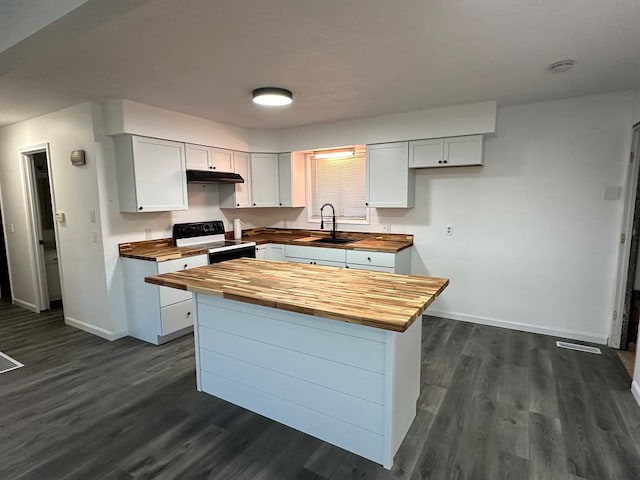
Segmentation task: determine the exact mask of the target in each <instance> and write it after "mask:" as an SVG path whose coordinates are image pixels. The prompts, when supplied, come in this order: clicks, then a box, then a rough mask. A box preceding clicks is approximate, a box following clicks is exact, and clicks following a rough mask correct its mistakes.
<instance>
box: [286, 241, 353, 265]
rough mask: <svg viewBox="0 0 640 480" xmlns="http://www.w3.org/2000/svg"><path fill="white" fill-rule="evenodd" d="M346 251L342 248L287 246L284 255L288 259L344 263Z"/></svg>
mask: <svg viewBox="0 0 640 480" xmlns="http://www.w3.org/2000/svg"><path fill="white" fill-rule="evenodd" d="M344 252H345V251H344V250H342V249H340V248H322V247H302V246H299V245H285V246H284V254H285V256H287V257H297V258H308V259H311V260H327V261H329V262H342V263H344V259H345V253H344Z"/></svg>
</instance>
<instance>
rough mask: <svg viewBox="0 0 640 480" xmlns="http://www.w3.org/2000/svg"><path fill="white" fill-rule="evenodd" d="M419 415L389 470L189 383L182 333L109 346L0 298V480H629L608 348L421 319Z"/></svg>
mask: <svg viewBox="0 0 640 480" xmlns="http://www.w3.org/2000/svg"><path fill="white" fill-rule="evenodd" d="M423 336H424V343H423V345H424V347H423V365H422V382H423V386H422V395H421V397H420V400H419V410H418V416H417V418H416V420H415V422H414V423H413V425H412V427H411V430H410V432H409V434H408V436H407V438H406V439H405V441H404V443H403V445H402V447H401V448H400V450H399V452H398V454H397V455H396V458H395V465H394V468H393V470H391V471H386V470H384V469H383V468H382V467H380V466H378V465H375V464H374V463H372V462H370V461H367V460H364V459H362V458H360V457H357V456H355V455H353V454H350V453H347V452H345V451H343V450H341V449H339V448H337V447H333V446H331V445H328V444H326V443H324V442H321V441H319V440H317V439H314V438H311V437H309V436H307V435H304V434H302V433H300V432H297V431H295V430H292V429H290V428H287V427H285V426H282V425H279V424H277V423H274V422H272V421H270V420H268V419H265V418H263V417H260V416H259V415H256V414H253V413H251V412H248V411H246V410H243V409H241V408H239V407H236V406H233V405H230V404H228V403H226V402H224V401H222V400H218V399H216V398H214V397H211V396H208V395H206V394H201V393H197V392H196V391H195V380H194V362H193V345H192V342H193V340H192V338H191V337H184V338H182V339H179V340H177V341H174V342H172V343H170V344H167V345H165V346H161V347H154V346H149V345H146V344H144V343H142V342H139V341H137V340H133V339H130V338H127V339H122V340H119V341H116V342H107V341H104V340H102V339H100V338H97V337H94V336H92V335H89V334H86V333H84V332H81V331H79V330H76V329H74V328H72V327H68V326H65V325H64V323H63V321H62V316H61V312H60V310H57V311H53V312H51V313H47V314H41V315H35V314H32V313H29V312H26V311H24V310H22V309H19V308H17V307H14V306H11V305H7V304H0V351H3V352H4V353H7V354H8V355H11V356H13V357H14V358H15V359H16V360H19V361H21V362H23V363H24V364H25V365H26V367H24V368H21V369H19V370H15V371H13V372H9V373H6V374H2V375H0V478H1V479H11V480H14V479H16V480H17V479H38V480H41V479H47V480H55V479H63V478H64V479H82V480H86V479H91V480H93V479H116V480H118V479H140V478H149V479H181V480H186V479H200V478H210V479H254V478H255V479H300V480H302V479H304V480H333V479H340V480H342V479H356V478H358V479H364V478H366V479H388V478H395V479H399V478H406V479H427V478H428V479H454V478H455V479H462V478H466V479H474V480H478V479H485V478H486V479H518V480H522V479H536V480H539V479H567V480H568V479H573V480H576V479H597V480H602V479H614V478H616V479H617V478H619V479H640V450H639V447H640V407H639V406H638V405H636V404H635V402H634V400H633V398H632V396H631V393H630V392H629V386H630V382H631V379H630V378H629V376H628V374H627V372H626V371H625V369H624V368H623V366H622V364H621V363H620V360H619V359H618V357H617V355H616V354H615V352H614V351H612V350H608V349H604V355H601V356H598V355H590V354H585V353H580V352H574V351H569V350H562V349H556V348H555V346H554V343H553V339H552V338H551V337H546V336H542V335H533V334H527V333H521V332H515V331H510V330H504V329H499V328H492V327H484V326H478V325H472V324H467V323H462V322H455V321H451V320H442V319H437V318H428V317H425V322H424V332H423Z"/></svg>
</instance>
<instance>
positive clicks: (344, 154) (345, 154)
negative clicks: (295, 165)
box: [313, 148, 355, 159]
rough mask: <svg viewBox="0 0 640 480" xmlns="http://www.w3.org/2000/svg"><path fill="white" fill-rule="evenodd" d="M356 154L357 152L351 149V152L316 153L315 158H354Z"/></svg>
mask: <svg viewBox="0 0 640 480" xmlns="http://www.w3.org/2000/svg"><path fill="white" fill-rule="evenodd" d="M354 154H355V150H354V149H353V148H351V149H349V150H333V151H331V152H316V153H314V154H313V157H314V158H317V159H323V158H346V157H353V155H354Z"/></svg>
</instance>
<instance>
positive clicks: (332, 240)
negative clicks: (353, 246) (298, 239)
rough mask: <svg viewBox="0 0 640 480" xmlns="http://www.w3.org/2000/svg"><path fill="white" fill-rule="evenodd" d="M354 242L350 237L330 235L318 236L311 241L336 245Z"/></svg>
mask: <svg viewBox="0 0 640 480" xmlns="http://www.w3.org/2000/svg"><path fill="white" fill-rule="evenodd" d="M353 242H355V240H353V239H351V238H331V237H326V238H319V239H317V240H314V241H313V242H312V243H333V244H337V245H344V244H345V243H353Z"/></svg>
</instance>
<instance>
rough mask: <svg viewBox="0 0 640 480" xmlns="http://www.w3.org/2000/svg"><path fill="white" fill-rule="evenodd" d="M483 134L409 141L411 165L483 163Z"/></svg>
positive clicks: (454, 165)
mask: <svg viewBox="0 0 640 480" xmlns="http://www.w3.org/2000/svg"><path fill="white" fill-rule="evenodd" d="M482 139H483V137H482V135H467V136H464V137H449V138H431V139H428V140H414V141H411V142H409V167H410V168H431V167H462V166H470V165H482V163H483V159H482Z"/></svg>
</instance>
